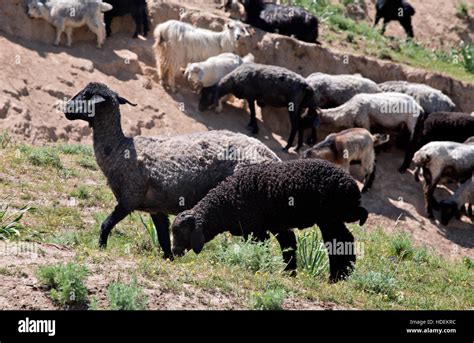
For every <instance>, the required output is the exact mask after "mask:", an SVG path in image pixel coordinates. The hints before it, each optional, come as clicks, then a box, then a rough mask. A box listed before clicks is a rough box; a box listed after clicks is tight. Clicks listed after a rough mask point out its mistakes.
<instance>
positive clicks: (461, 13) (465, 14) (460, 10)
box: [456, 1, 469, 19]
mask: <svg viewBox="0 0 474 343" xmlns="http://www.w3.org/2000/svg"><path fill="white" fill-rule="evenodd" d="M456 16H457V17H458V18H460V19H467V18H469V8H468V6H467V4H466V3H465V2H464V1H461V2H460V3H458V5H457V6H456Z"/></svg>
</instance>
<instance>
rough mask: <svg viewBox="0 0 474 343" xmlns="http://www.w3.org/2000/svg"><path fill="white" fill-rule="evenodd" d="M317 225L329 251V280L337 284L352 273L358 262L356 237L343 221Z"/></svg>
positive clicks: (328, 221) (324, 222)
mask: <svg viewBox="0 0 474 343" xmlns="http://www.w3.org/2000/svg"><path fill="white" fill-rule="evenodd" d="M317 224H318V226H319V228H320V230H321V233H322V235H323V240H324V243H325V246H326V248H327V249H328V251H327V252H328V257H329V272H330V275H329V280H330V282H337V281H339V280H342V279H344V278H346V277H347V276H348V275H349V274H350V273H351V272H352V269H353V266H352V264H355V262H356V255H355V246H354V236H353V235H352V233H351V232H350V231H349V230H348V229H347V227H346V226H345V225H344V223H343V222H342V221H330V220H327V221H326V220H325V221H322V222H318V223H317ZM347 243H350V244H347ZM341 247H342V249H341ZM339 250H342V252H341V251H339Z"/></svg>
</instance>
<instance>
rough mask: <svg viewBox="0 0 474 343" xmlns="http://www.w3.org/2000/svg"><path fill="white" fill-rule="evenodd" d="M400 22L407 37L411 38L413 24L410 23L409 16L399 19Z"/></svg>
mask: <svg viewBox="0 0 474 343" xmlns="http://www.w3.org/2000/svg"><path fill="white" fill-rule="evenodd" d="M400 24H401V25H402V27H403V28H404V29H405V32H406V34H407V36H408V37H409V38H413V26H412V24H411V17H408V18H402V19H400Z"/></svg>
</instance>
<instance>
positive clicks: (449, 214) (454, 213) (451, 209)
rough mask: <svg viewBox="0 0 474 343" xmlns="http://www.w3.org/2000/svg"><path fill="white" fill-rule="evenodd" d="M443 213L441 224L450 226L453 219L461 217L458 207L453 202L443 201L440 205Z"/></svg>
mask: <svg viewBox="0 0 474 343" xmlns="http://www.w3.org/2000/svg"><path fill="white" fill-rule="evenodd" d="M439 207H440V211H441V224H443V225H448V224H449V222H450V221H451V219H453V218H454V217H456V218H457V217H459V215H460V213H459V209H458V205H457V203H456V202H455V201H452V200H442V201H441V202H440V204H439Z"/></svg>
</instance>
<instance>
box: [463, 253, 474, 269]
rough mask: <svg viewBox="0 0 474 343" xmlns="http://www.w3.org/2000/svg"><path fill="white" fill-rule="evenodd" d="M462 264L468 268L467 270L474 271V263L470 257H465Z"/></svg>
mask: <svg viewBox="0 0 474 343" xmlns="http://www.w3.org/2000/svg"><path fill="white" fill-rule="evenodd" d="M462 262H463V263H464V265H465V266H466V267H467V269H474V261H473V260H472V259H470V258H469V256H464V258H463V259H462Z"/></svg>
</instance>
